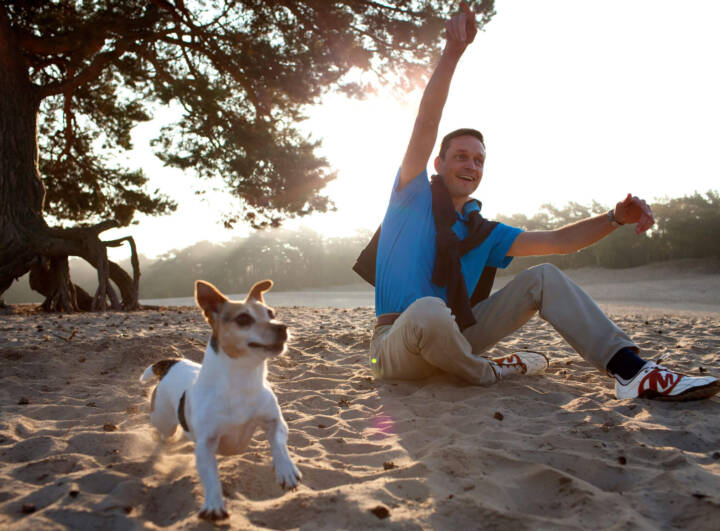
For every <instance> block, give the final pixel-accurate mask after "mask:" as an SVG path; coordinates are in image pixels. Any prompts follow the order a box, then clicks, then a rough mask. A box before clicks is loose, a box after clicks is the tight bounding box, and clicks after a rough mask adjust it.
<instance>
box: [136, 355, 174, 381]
mask: <svg viewBox="0 0 720 531" xmlns="http://www.w3.org/2000/svg"><path fill="white" fill-rule="evenodd" d="M181 359H182V358H172V359H167V360H160V361H156V362H155V363H153V364H152V365H150V367H148V368H147V369H145V372H144V373H142V376H141V377H140V381H141V382H142V383H145V382H147V381H148V380H150V378H152V377H153V376H157V378H158V379H160V380H162V379H163V377H164V376H165V375H166V374H167V373H168V372H169V371H170V369H172V368H173V365H175V364H176V363H177V362H178V361H180V360H181Z"/></svg>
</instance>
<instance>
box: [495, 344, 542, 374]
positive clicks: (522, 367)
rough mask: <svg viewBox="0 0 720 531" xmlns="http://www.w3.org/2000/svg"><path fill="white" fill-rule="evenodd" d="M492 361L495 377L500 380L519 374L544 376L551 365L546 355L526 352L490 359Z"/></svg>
mask: <svg viewBox="0 0 720 531" xmlns="http://www.w3.org/2000/svg"><path fill="white" fill-rule="evenodd" d="M490 361H491V362H492V364H493V369H494V370H495V376H497V379H498V380H502V379H504V378H507V377H508V376H515V375H518V374H525V375H527V376H533V375H536V374H542V373H544V372H545V370H546V369H547V368H548V365H550V362H549V361H548V359H547V358H546V357H545V355H544V354H540V353H538V352H525V351H522V352H514V353H513V354H510V355H508V356H503V357H501V358H490Z"/></svg>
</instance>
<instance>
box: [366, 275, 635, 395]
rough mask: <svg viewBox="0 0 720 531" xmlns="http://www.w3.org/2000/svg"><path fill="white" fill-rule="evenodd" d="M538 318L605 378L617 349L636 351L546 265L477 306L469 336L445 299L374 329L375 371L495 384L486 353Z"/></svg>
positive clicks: (419, 303)
mask: <svg viewBox="0 0 720 531" xmlns="http://www.w3.org/2000/svg"><path fill="white" fill-rule="evenodd" d="M535 312H540V317H542V318H543V319H545V320H546V321H548V322H549V323H550V324H551V325H552V326H553V327H554V328H555V330H557V331H558V332H559V333H560V335H562V336H563V337H564V338H565V340H566V341H567V342H568V343H569V344H570V345H571V346H572V347H573V348H574V349H575V350H576V351H577V352H578V353H579V354H580V355H581V356H582V357H583V358H584V359H586V360H587V361H589V362H590V363H592V364H593V365H594V366H595V367H597V368H598V369H599V370H601V371H603V372H604V371H605V370H606V369H605V368H606V365H607V363H608V361H610V358H612V357H613V355H615V353H616V352H617V351H618V350H620V349H621V348H623V347H631V348H633V349H637V347H636V345H635V343H633V342H632V341H631V340H630V338H629V337H628V336H627V335H626V334H625V333H624V332H623V331H622V330H620V329H619V328H618V327H617V326H615V324H614V323H613V322H612V321H610V319H608V318H607V316H605V314H604V313H603V311H602V310H601V309H600V308H599V307H598V305H597V304H596V303H595V302H594V301H593V300H592V299H591V298H590V296H589V295H588V294H587V293H585V291H583V289H582V288H580V287H579V286H578V285H577V284H575V283H574V282H573V281H572V280H570V279H569V278H567V277H566V276H565V275H564V274H563V273H562V271H560V270H559V269H557V268H556V267H555V266H553V265H550V264H542V265H539V266H535V267H532V268H530V269H527V270H525V271H523V272H522V273H520V274H519V275H517V276H516V277H515V278H514V279H513V280H512V281H510V282H509V283H508V284H507V285H506V286H505V287H504V288H503V289H501V290H499V291H498V292H496V293H494V294H493V295H491V296H490V297H488V298H487V299H485V300H484V301H482V302H480V303H478V304H477V305H476V306H475V307H474V308H473V314H474V316H475V320H476V324H474V325H473V326H471V327H468V328H466V329H465V330H464V331H463V332H460V330H459V328H458V326H457V324H456V323H455V319H454V318H453V316H452V314H451V313H450V309H449V308H448V306H447V305H446V304H445V302H444V301H443V300H442V299H439V298H437V297H424V298H422V299H418V300H416V301H415V302H414V303H412V304H411V305H410V306H409V307H408V308H407V310H405V311H404V312H403V313H402V314H401V315H400V316H399V317H398V318H397V320H396V321H395V322H394V323H393V324H392V325H384V326H378V327H377V328H376V329H375V333H374V334H373V338H372V342H371V343H370V357H371V365H372V367H373V369H374V370H375V373H376V375H377V376H378V377H380V378H385V379H402V380H415V379H421V378H427V377H428V376H430V375H432V374H435V373H437V372H438V371H446V372H449V373H452V374H455V375H457V376H460V377H461V378H463V379H464V380H467V381H468V382H470V383H473V384H476V385H490V384H493V383H495V382H496V380H497V378H496V376H495V372H494V371H493V369H492V367H491V366H490V362H489V361H488V359H487V358H484V357H482V356H480V354H481V353H482V352H484V351H486V350H487V349H489V348H490V347H492V346H493V345H494V344H495V343H497V342H498V341H499V340H501V339H502V338H504V337H505V336H507V335H509V334H511V333H512V332H514V331H515V330H517V329H518V328H520V327H521V326H522V325H523V324H525V323H526V322H527V321H528V320H529V319H530V318H531V317H532V316H533V315H535Z"/></svg>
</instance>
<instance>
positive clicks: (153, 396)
mask: <svg viewBox="0 0 720 531" xmlns="http://www.w3.org/2000/svg"><path fill="white" fill-rule="evenodd" d="M157 388H158V386H157V385H156V386H155V389H153V394H152V396H151V397H150V413H152V412H153V411H155V395H156V394H157Z"/></svg>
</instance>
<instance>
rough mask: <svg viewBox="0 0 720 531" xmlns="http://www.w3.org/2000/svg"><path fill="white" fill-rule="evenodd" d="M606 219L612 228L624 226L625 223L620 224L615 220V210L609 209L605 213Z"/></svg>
mask: <svg viewBox="0 0 720 531" xmlns="http://www.w3.org/2000/svg"><path fill="white" fill-rule="evenodd" d="M607 217H608V219H610V223H612V226H613V227H619V226H620V225H625V223H620V222H619V221H618V220H617V219H615V209H614V208H611V209H610V210H608V213H607Z"/></svg>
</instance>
